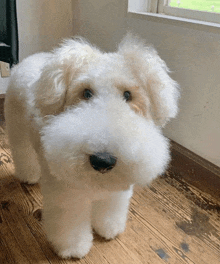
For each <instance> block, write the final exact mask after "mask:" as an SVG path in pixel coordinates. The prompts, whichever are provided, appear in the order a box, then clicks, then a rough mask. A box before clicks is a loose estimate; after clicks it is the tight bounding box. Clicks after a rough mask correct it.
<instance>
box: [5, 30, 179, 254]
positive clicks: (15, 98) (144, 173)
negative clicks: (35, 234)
mask: <svg viewBox="0 0 220 264" xmlns="http://www.w3.org/2000/svg"><path fill="white" fill-rule="evenodd" d="M178 97H179V89H178V85H177V83H176V82H175V81H173V80H172V79H171V78H170V77H169V75H168V68H167V66H166V64H165V63H164V61H163V60H162V59H161V58H160V57H159V56H158V54H157V52H156V51H155V50H154V49H153V48H151V47H148V46H146V45H145V43H144V42H143V41H142V40H140V39H138V38H136V37H133V36H130V35H127V36H126V37H125V38H124V39H123V40H122V42H121V43H120V45H119V47H118V51H117V52H115V53H103V52H101V51H100V50H99V49H98V48H96V47H94V46H92V45H91V44H89V43H88V42H86V41H85V40H84V39H82V38H79V37H78V38H73V39H69V40H66V41H64V42H63V43H62V45H61V46H60V47H59V48H57V49H55V50H54V51H53V52H51V53H39V54H35V55H32V56H30V57H28V58H27V59H25V60H24V61H23V62H21V63H20V64H19V65H18V66H15V67H14V69H13V71H12V76H11V80H10V84H9V87H8V90H7V94H6V102H5V114H6V124H7V131H8V136H9V141H10V144H11V151H12V155H13V159H14V164H15V169H16V177H17V178H18V179H20V180H21V181H23V182H27V183H30V184H33V183H36V182H37V181H38V180H39V179H40V183H41V188H42V193H43V199H44V210H43V221H44V227H45V231H46V234H47V237H48V239H49V241H50V242H51V243H52V245H53V247H54V249H55V250H56V252H57V253H58V254H59V255H60V256H61V257H64V258H68V257H77V258H81V257H83V256H85V255H86V254H87V253H88V252H89V250H90V248H91V246H92V240H93V236H92V228H94V230H95V231H96V232H97V233H98V234H99V235H101V236H103V237H104V238H106V239H112V238H114V237H115V236H116V235H118V234H120V233H121V232H123V231H124V229H125V225H126V219H127V212H128V207H129V199H130V198H131V196H132V189H133V185H134V184H148V183H150V181H151V180H152V179H154V178H155V177H156V176H157V175H159V174H161V173H163V172H164V171H165V169H166V167H167V165H168V163H169V160H170V155H169V142H168V140H167V139H166V138H165V137H164V136H163V134H162V132H161V128H162V127H164V126H165V124H166V123H167V122H168V121H169V120H170V118H173V117H175V116H176V114H177V111H178V107H177V101H178ZM100 153H101V154H102V153H105V154H106V153H107V155H108V157H111V159H113V158H114V160H115V161H116V163H115V164H113V165H112V166H111V167H110V168H108V170H106V169H103V168H100V167H99V165H100V164H98V168H97V167H96V166H93V165H94V164H92V162H91V156H93V157H95V158H97V156H98V155H100ZM105 162H107V161H106V160H104V163H105ZM100 166H101V165H100ZM41 175H42V177H41Z"/></svg>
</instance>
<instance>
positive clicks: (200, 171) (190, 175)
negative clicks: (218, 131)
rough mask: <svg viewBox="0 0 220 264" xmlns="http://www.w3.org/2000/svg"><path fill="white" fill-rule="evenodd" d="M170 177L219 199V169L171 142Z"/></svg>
mask: <svg viewBox="0 0 220 264" xmlns="http://www.w3.org/2000/svg"><path fill="white" fill-rule="evenodd" d="M171 154H172V161H171V164H170V171H171V172H173V173H172V176H173V177H175V178H178V179H184V180H185V181H186V182H187V183H189V184H191V185H193V186H195V187H196V188H198V189H200V190H201V191H203V192H206V193H208V194H210V195H212V196H213V197H215V198H217V199H220V168H219V167H218V166H216V165H214V164H213V163H211V162H209V161H208V160H206V159H204V158H202V157H200V156H198V155H197V154H195V153H194V152H192V151H190V150H188V149H186V148H185V147H183V146H181V145H179V144H178V143H176V142H174V141H172V140H171Z"/></svg>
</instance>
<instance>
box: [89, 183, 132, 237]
mask: <svg viewBox="0 0 220 264" xmlns="http://www.w3.org/2000/svg"><path fill="white" fill-rule="evenodd" d="M132 194H133V186H131V188H130V189H129V190H127V191H121V192H115V193H113V194H112V195H111V197H110V198H108V199H105V200H100V201H95V202H93V205H92V226H93V228H94V229H95V231H96V232H97V233H98V234H99V235H100V236H102V237H104V238H106V239H112V238H114V237H115V236H117V235H118V234H120V233H122V232H123V231H124V230H125V227H126V221H127V214H128V208H129V201H130V198H131V196H132Z"/></svg>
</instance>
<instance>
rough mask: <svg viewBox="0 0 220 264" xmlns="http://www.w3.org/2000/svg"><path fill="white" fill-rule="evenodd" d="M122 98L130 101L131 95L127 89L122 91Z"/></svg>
mask: <svg viewBox="0 0 220 264" xmlns="http://www.w3.org/2000/svg"><path fill="white" fill-rule="evenodd" d="M124 99H125V100H126V101H131V99H132V97H131V93H130V92H129V91H125V92H124Z"/></svg>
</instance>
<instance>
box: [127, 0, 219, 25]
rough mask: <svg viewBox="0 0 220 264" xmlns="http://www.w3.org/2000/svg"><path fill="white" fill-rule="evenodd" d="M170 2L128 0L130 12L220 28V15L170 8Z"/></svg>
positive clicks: (166, 0) (163, 0)
mask: <svg viewBox="0 0 220 264" xmlns="http://www.w3.org/2000/svg"><path fill="white" fill-rule="evenodd" d="M168 4H169V0H128V12H129V13H140V14H142V15H143V14H146V15H150V16H157V17H162V18H168V19H172V20H173V19H175V20H180V21H184V22H191V23H197V24H205V25H208V26H215V27H220V13H211V12H206V11H197V10H192V9H185V8H179V7H171V6H168Z"/></svg>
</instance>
